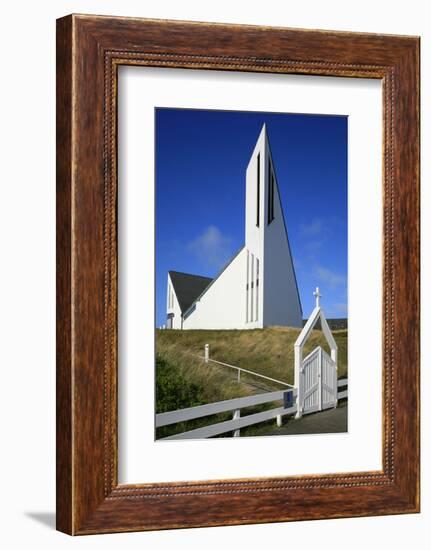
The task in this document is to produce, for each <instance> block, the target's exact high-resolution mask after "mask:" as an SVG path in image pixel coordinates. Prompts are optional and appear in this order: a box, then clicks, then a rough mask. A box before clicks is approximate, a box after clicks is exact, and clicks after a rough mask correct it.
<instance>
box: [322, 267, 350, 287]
mask: <svg viewBox="0 0 431 550" xmlns="http://www.w3.org/2000/svg"><path fill="white" fill-rule="evenodd" d="M315 272H316V276H317V277H319V279H320V281H322V283H326V284H327V285H328V286H329V287H330V288H334V287H336V286H339V285H344V284H346V277H345V275H340V274H339V273H335V272H334V271H331V270H330V269H327V268H326V267H322V266H317V267H316V269H315Z"/></svg>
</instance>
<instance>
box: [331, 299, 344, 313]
mask: <svg viewBox="0 0 431 550" xmlns="http://www.w3.org/2000/svg"><path fill="white" fill-rule="evenodd" d="M332 308H333V309H334V310H335V311H336V312H337V313H341V314H343V315H347V304H346V303H345V302H340V303H339V304H333V305H332Z"/></svg>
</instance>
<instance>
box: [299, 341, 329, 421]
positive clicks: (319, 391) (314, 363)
mask: <svg viewBox="0 0 431 550" xmlns="http://www.w3.org/2000/svg"><path fill="white" fill-rule="evenodd" d="M301 374H302V384H303V386H302V388H303V391H302V392H301V393H302V396H303V397H302V406H301V409H302V414H308V413H312V412H315V411H321V410H323V409H328V408H330V407H335V406H336V405H337V365H336V363H335V362H334V361H333V360H332V359H331V358H330V357H329V355H328V354H327V353H326V351H325V350H324V349H322V348H321V347H320V346H319V347H317V348H316V349H315V350H313V351H312V352H311V353H310V354H309V355H307V357H305V359H304V360H303V363H302V373H301Z"/></svg>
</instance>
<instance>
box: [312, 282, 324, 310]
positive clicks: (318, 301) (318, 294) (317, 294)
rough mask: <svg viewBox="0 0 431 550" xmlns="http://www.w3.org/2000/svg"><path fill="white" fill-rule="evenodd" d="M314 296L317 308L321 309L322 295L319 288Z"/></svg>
mask: <svg viewBox="0 0 431 550" xmlns="http://www.w3.org/2000/svg"><path fill="white" fill-rule="evenodd" d="M313 296H315V297H316V307H320V298H321V297H322V295H321V294H320V291H319V287H318V286H316V290H315V291H314V292H313Z"/></svg>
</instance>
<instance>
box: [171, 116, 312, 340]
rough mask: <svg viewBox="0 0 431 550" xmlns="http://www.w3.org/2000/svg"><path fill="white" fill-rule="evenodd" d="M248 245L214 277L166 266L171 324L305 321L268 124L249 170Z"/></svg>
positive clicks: (230, 326)
mask: <svg viewBox="0 0 431 550" xmlns="http://www.w3.org/2000/svg"><path fill="white" fill-rule="evenodd" d="M245 184H246V200H245V239H244V246H243V247H242V248H241V250H239V252H237V254H236V255H235V256H234V257H233V258H232V259H231V260H230V262H229V263H228V264H227V265H226V266H225V267H224V268H223V269H222V271H221V272H220V273H219V274H218V275H217V276H216V277H215V278H214V279H211V278H208V277H201V276H199V275H193V274H188V273H180V272H178V271H169V272H168V281H167V284H168V287H167V323H166V326H167V328H171V329H253V328H263V327H267V326H275V325H277V326H290V327H302V307H301V300H300V297H299V291H298V285H297V282H296V276H295V269H294V266H293V261H292V254H291V250H290V246H289V239H288V236H287V229H286V223H285V219H284V214H283V208H282V205H281V199H280V192H279V189H278V183H277V178H276V173H275V168H274V163H273V160H272V156H271V149H270V145H269V141H268V135H267V130H266V126H265V124H264V125H263V128H262V130H261V132H260V135H259V138H258V140H257V142H256V145H255V148H254V151H253V153H252V155H251V158H250V161H249V163H248V166H247V170H246V178H245Z"/></svg>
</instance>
